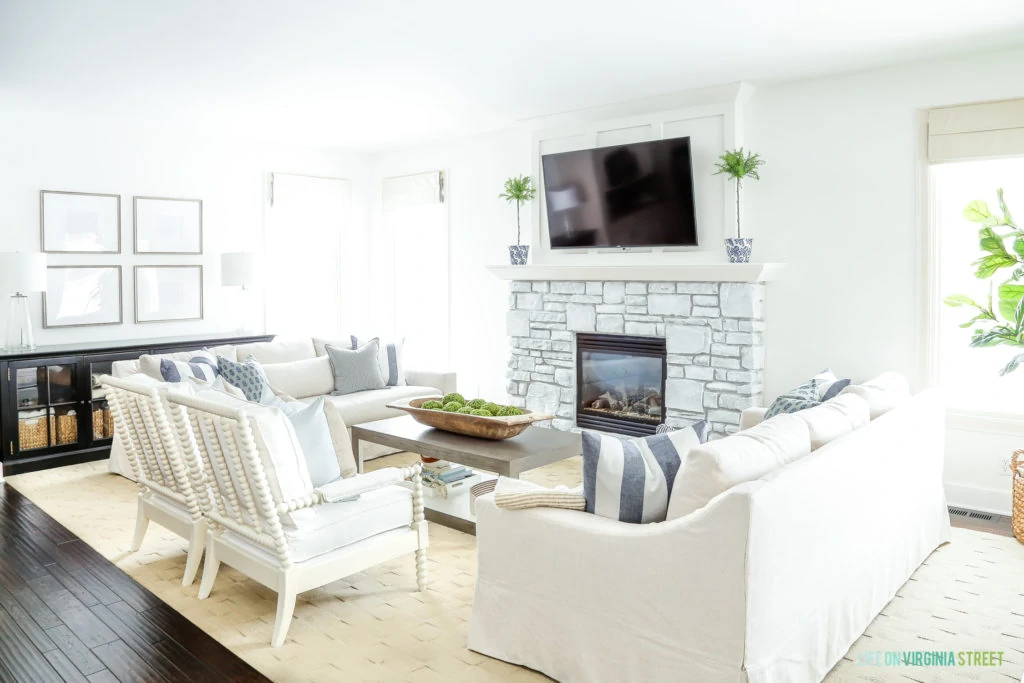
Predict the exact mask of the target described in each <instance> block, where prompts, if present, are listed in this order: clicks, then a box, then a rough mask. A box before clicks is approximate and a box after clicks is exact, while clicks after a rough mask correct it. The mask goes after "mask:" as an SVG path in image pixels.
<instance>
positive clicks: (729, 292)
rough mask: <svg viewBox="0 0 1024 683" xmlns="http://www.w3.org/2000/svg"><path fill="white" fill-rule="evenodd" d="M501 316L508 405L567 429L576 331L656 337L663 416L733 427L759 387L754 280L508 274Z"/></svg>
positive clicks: (721, 431)
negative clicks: (506, 343) (661, 347)
mask: <svg viewBox="0 0 1024 683" xmlns="http://www.w3.org/2000/svg"><path fill="white" fill-rule="evenodd" d="M510 287H511V294H510V297H509V309H510V310H509V312H508V316H507V327H508V335H509V338H510V346H511V356H510V358H509V363H508V368H509V369H508V393H509V396H510V397H511V398H510V401H511V403H512V404H513V405H517V406H519V407H526V408H529V409H530V410H535V411H542V412H546V413H554V414H555V415H557V419H555V420H553V421H552V426H553V427H555V428H556V429H563V430H573V429H576V348H575V344H576V342H575V333H576V332H598V333H605V334H627V335H635V336H644V337H664V338H665V343H666V346H667V349H668V375H667V377H666V379H665V406H666V422H668V423H669V424H670V425H672V426H685V425H688V424H691V423H693V422H695V421H697V420H700V419H704V418H706V419H708V420H709V421H710V423H711V429H712V433H713V434H714V435H715V436H724V435H726V434H729V433H732V432H734V431H736V429H737V427H738V425H739V421H740V412H741V411H742V410H743V409H744V408H747V407H749V406H752V405H759V404H760V402H761V391H762V388H763V386H764V284H763V283H759V282H678V283H677V282H620V281H610V282H571V281H547V282H546V281H513V282H512V283H511V286H510Z"/></svg>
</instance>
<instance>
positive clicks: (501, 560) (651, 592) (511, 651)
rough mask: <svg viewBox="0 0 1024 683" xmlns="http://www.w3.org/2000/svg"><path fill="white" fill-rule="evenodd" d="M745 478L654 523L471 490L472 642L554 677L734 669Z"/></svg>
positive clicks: (653, 676) (740, 629) (740, 613)
mask: <svg viewBox="0 0 1024 683" xmlns="http://www.w3.org/2000/svg"><path fill="white" fill-rule="evenodd" d="M744 486H745V485H741V486H739V487H736V488H735V489H734V490H733V491H730V492H728V493H726V494H723V495H722V496H719V497H718V499H716V500H715V501H713V502H712V503H711V504H709V505H708V506H706V507H705V508H703V509H701V510H699V511H698V512H695V513H693V514H692V515H688V516H687V517H684V518H680V519H675V520H671V521H668V522H660V523H653V524H627V523H624V522H619V521H617V520H612V519H607V518H604V517H598V516H596V515H593V514H589V513H586V512H577V511H573V510H556V509H551V508H534V509H529V510H509V509H503V508H499V507H497V506H496V505H495V504H494V496H493V494H489V495H486V496H482V497H480V498H478V499H477V501H476V513H477V550H478V577H477V585H476V596H475V598H474V603H473V613H472V618H471V621H470V629H469V642H468V644H469V647H470V649H472V650H475V651H477V652H481V653H483V654H486V655H489V656H492V657H498V658H500V659H504V660H505V661H511V662H515V663H520V664H525V665H526V666H529V667H531V668H535V669H538V670H540V671H543V672H544V673H546V674H547V675H549V676H552V677H553V678H555V679H556V680H579V681H615V680H668V679H667V678H666V675H665V672H676V673H679V672H690V673H691V674H692V675H689V676H686V675H682V676H680V675H677V676H676V677H675V680H719V678H718V677H716V676H715V675H713V674H712V673H711V671H712V670H717V669H718V668H719V667H724V668H726V669H730V670H733V671H739V669H740V666H741V663H742V659H743V642H744V621H743V619H744V599H745V595H746V590H745V578H744V575H745V571H746V562H745V555H746V542H747V536H748V521H749V503H750V498H749V493H748V491H747V490H746V489H745V488H744ZM608 643H614V644H615V646H614V647H604V645H605V644H608ZM595 644H598V645H595ZM567 653H572V656H570V655H568V654H567ZM580 653H586V656H580ZM695 666H696V667H706V668H704V669H703V670H702V673H696V672H694V669H693V667H695ZM659 672H660V673H659Z"/></svg>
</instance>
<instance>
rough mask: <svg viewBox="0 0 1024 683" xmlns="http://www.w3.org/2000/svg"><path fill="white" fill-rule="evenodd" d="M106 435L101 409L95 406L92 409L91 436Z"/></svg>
mask: <svg viewBox="0 0 1024 683" xmlns="http://www.w3.org/2000/svg"><path fill="white" fill-rule="evenodd" d="M106 437H107V433H106V425H105V424H104V421H103V410H102V409H101V408H97V409H96V410H94V411H92V438H94V439H105V438H106Z"/></svg>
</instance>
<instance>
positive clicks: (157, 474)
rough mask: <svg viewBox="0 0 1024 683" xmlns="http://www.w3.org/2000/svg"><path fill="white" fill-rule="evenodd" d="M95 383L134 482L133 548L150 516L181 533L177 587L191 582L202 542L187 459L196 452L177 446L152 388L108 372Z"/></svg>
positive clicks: (200, 513) (199, 501) (202, 524)
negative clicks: (183, 544) (183, 556)
mask: <svg viewBox="0 0 1024 683" xmlns="http://www.w3.org/2000/svg"><path fill="white" fill-rule="evenodd" d="M100 381H101V383H102V384H103V385H104V387H105V388H106V397H107V403H108V404H109V406H110V412H111V414H112V415H113V418H114V432H115V434H117V438H118V439H120V440H121V445H122V446H123V447H124V451H125V453H126V454H127V456H128V462H129V464H130V465H131V468H132V474H133V475H134V477H135V481H136V483H137V484H138V486H139V497H138V516H137V517H136V519H135V534H134V536H133V538H132V546H131V549H132V552H135V551H137V550H138V549H139V548H140V547H141V546H142V540H143V538H144V537H145V535H146V530H147V529H148V528H149V522H150V521H151V520H152V521H154V522H156V523H157V524H159V525H160V526H162V527H164V528H166V529H168V530H170V531H172V532H174V533H175V534H177V535H179V536H181V537H182V538H184V539H185V540H187V541H188V559H187V560H186V562H185V576H184V577H183V578H182V581H181V585H182V586H191V585H192V582H193V581H194V580H195V577H196V573H197V572H198V571H199V561H200V560H201V559H202V557H203V550H204V548H205V545H206V521H205V518H204V513H205V508H206V507H207V506H205V505H204V504H203V503H204V501H203V495H202V494H199V493H197V492H198V491H201V489H200V488H199V487H198V486H197V484H199V483H200V481H199V479H198V478H196V477H197V472H194V469H193V467H192V466H191V465H192V463H191V462H189V461H193V460H195V456H194V454H192V453H182V452H181V451H180V450H179V448H180V442H179V440H178V439H177V436H176V435H175V433H174V432H173V430H172V428H171V423H170V420H169V419H168V414H167V411H166V406H165V404H164V402H163V401H162V400H161V399H160V396H159V392H158V390H157V388H156V387H153V386H145V385H142V384H138V383H134V382H132V381H131V380H123V379H116V378H114V377H109V376H104V377H102V378H100ZM196 464H197V463H196Z"/></svg>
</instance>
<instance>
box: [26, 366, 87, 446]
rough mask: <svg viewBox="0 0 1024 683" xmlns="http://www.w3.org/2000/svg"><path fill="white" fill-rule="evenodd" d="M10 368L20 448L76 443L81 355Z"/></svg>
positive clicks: (80, 404) (79, 408) (79, 403)
mask: <svg viewBox="0 0 1024 683" xmlns="http://www.w3.org/2000/svg"><path fill="white" fill-rule="evenodd" d="M11 371H12V372H11V376H12V379H13V380H14V386H13V388H12V391H13V392H14V400H15V403H16V404H17V426H18V433H17V450H18V451H36V450H40V449H44V448H52V447H54V446H69V445H74V444H77V443H78V441H79V438H78V437H79V434H78V428H79V421H80V419H81V410H82V402H81V388H80V387H79V385H78V379H79V373H78V359H77V358H60V359H54V361H53V362H52V363H45V364H40V365H26V366H22V367H12V368H11ZM12 436H13V435H12ZM11 453H12V454H13V446H12V451H11Z"/></svg>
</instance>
